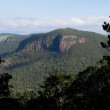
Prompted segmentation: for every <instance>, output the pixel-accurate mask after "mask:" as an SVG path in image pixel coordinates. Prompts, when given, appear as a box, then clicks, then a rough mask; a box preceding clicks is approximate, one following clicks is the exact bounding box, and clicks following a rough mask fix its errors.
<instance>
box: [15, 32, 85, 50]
mask: <svg viewBox="0 0 110 110" xmlns="http://www.w3.org/2000/svg"><path fill="white" fill-rule="evenodd" d="M85 42H86V39H85V38H83V37H79V36H75V35H60V34H58V35H55V36H51V35H32V36H31V37H30V38H28V39H26V40H24V41H22V42H21V43H20V45H19V47H18V49H17V50H20V49H22V50H24V51H52V52H64V51H68V50H69V49H70V48H71V47H72V46H74V45H75V44H76V43H80V44H82V43H85Z"/></svg>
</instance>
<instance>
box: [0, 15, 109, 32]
mask: <svg viewBox="0 0 110 110" xmlns="http://www.w3.org/2000/svg"><path fill="white" fill-rule="evenodd" d="M104 21H109V17H106V16H91V17H88V18H85V19H82V18H76V17H72V18H69V19H58V18H57V19H47V20H45V19H44V20H39V19H35V18H0V32H8V31H10V32H21V33H22V32H24V33H32V32H36V33H37V32H40V31H42V32H43V31H44V30H46V31H50V30H52V29H55V28H65V27H73V28H74V27H75V28H81V27H82V28H86V27H88V28H90V27H92V26H93V27H95V26H101V25H102V24H103V22H104ZM91 31H92V30H91Z"/></svg>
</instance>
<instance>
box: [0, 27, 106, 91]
mask: <svg viewBox="0 0 110 110" xmlns="http://www.w3.org/2000/svg"><path fill="white" fill-rule="evenodd" d="M104 41H107V37H105V36H104V35H101V34H98V33H94V32H87V31H81V30H75V29H71V28H66V29H57V30H54V31H51V32H48V33H40V34H30V35H26V36H21V35H19V37H18V36H14V37H8V38H7V39H5V41H4V42H2V45H3V46H4V47H3V48H5V46H8V47H9V45H10V48H7V49H6V50H5V52H2V49H0V51H1V53H3V54H2V55H5V59H6V63H5V64H4V65H2V71H8V72H10V73H11V74H12V75H13V80H12V83H13V85H14V87H15V88H16V89H24V88H25V89H26V88H28V89H33V88H34V89H36V88H37V87H38V84H40V83H41V82H42V80H43V78H44V77H46V76H47V75H48V73H51V74H52V73H57V72H60V73H66V74H68V73H70V74H74V75H75V74H77V73H78V72H79V71H82V70H84V69H85V68H87V67H88V66H93V65H95V64H96V63H97V62H99V60H100V59H101V58H102V57H103V55H104V54H105V53H106V52H105V51H103V49H102V47H101V46H100V42H104ZM0 45H1V44H0ZM13 46H14V47H13ZM9 53H10V54H9Z"/></svg>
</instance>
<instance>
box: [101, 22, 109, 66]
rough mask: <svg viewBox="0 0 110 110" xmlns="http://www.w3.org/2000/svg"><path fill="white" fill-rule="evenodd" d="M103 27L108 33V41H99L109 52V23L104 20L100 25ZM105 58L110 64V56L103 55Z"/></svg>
mask: <svg viewBox="0 0 110 110" xmlns="http://www.w3.org/2000/svg"><path fill="white" fill-rule="evenodd" d="M102 27H103V29H104V30H105V31H106V32H107V33H108V39H109V40H108V41H107V43H104V42H100V44H101V46H102V47H103V48H105V49H106V50H108V51H109V52H110V24H109V23H107V22H104V24H103V25H102ZM103 58H104V59H105V60H107V63H108V64H109V65H110V56H103Z"/></svg>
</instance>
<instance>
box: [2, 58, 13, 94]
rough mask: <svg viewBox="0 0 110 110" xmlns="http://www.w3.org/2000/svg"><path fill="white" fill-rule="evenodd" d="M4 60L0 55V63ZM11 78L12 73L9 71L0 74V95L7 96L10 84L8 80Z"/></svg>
mask: <svg viewBox="0 0 110 110" xmlns="http://www.w3.org/2000/svg"><path fill="white" fill-rule="evenodd" d="M3 62H5V60H2V59H1V57H0V64H1V63H3ZM10 79H12V75H11V74H9V73H3V74H1V75H0V95H1V96H8V95H9V93H10V85H9V80H10Z"/></svg>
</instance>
